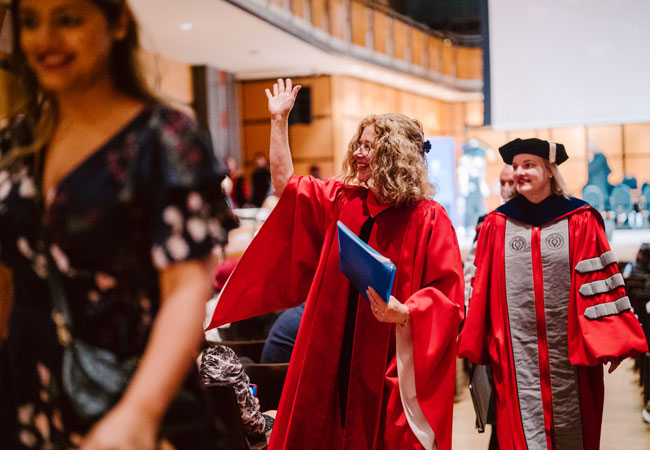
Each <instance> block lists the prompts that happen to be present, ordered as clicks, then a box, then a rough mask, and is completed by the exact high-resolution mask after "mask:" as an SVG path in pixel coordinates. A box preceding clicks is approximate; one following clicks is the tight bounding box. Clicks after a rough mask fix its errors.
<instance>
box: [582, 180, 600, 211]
mask: <svg viewBox="0 0 650 450" xmlns="http://www.w3.org/2000/svg"><path fill="white" fill-rule="evenodd" d="M582 199H583V200H584V201H586V202H587V203H589V205H591V206H592V207H593V208H596V209H597V210H598V211H605V193H604V192H603V190H602V189H601V188H599V187H598V186H596V185H595V184H588V185H586V186H585V187H583V188H582Z"/></svg>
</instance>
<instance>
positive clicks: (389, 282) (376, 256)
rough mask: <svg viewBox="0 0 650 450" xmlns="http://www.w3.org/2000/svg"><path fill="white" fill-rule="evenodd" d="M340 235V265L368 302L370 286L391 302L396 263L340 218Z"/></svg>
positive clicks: (338, 225) (338, 223)
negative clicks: (370, 244)
mask: <svg viewBox="0 0 650 450" xmlns="http://www.w3.org/2000/svg"><path fill="white" fill-rule="evenodd" d="M337 227H338V235H339V267H340V269H341V272H343V274H344V275H345V276H346V277H348V279H349V280H350V282H351V283H352V284H353V285H354V287H356V288H357V290H358V291H359V292H360V293H361V294H362V295H363V296H364V297H365V298H366V300H368V301H369V299H368V296H367V295H366V289H368V286H372V287H373V288H374V289H375V291H377V293H378V294H379V295H380V296H381V297H382V298H383V299H384V301H386V303H388V300H389V299H390V294H391V291H392V290H393V281H395V271H396V267H395V264H393V263H392V262H391V260H390V259H388V258H386V257H385V256H384V255H382V254H381V253H379V252H378V251H377V250H375V249H373V248H372V247H370V246H369V245H368V244H366V243H365V242H363V241H362V240H361V239H360V238H359V237H358V236H357V235H356V234H354V233H353V232H352V231H350V229H349V228H348V227H346V226H345V225H343V223H341V221H338V222H337Z"/></svg>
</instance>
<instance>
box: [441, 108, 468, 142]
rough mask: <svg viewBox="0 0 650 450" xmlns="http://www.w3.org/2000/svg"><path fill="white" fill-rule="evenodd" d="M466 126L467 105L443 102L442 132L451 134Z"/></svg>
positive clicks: (460, 130)
mask: <svg viewBox="0 0 650 450" xmlns="http://www.w3.org/2000/svg"><path fill="white" fill-rule="evenodd" d="M464 128H465V106H464V105H463V104H462V103H448V102H445V103H443V108H442V127H441V130H440V131H441V132H442V133H443V134H445V135H451V134H453V133H455V132H462V131H463V130H464Z"/></svg>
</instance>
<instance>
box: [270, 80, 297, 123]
mask: <svg viewBox="0 0 650 450" xmlns="http://www.w3.org/2000/svg"><path fill="white" fill-rule="evenodd" d="M299 90H300V85H296V86H292V83H291V78H287V79H286V81H285V80H283V79H282V78H278V82H277V83H275V84H273V94H271V91H270V90H268V89H265V90H264V92H266V98H268V100H269V112H270V113H271V118H286V117H289V113H290V112H291V108H293V105H294V103H295V102H296V96H297V95H298V91H299Z"/></svg>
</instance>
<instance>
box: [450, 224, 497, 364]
mask: <svg viewBox="0 0 650 450" xmlns="http://www.w3.org/2000/svg"><path fill="white" fill-rule="evenodd" d="M492 219H493V216H488V219H486V221H485V222H484V223H483V225H481V228H480V230H481V232H480V234H479V236H478V241H477V244H476V257H475V259H474V262H473V264H474V268H473V272H474V277H473V278H472V281H471V287H470V291H471V292H470V295H469V297H470V300H469V305H468V309H467V318H466V319H465V322H464V323H463V330H462V332H461V334H460V340H459V344H458V356H459V357H461V358H467V359H469V360H470V361H471V362H473V363H475V364H488V362H489V355H488V334H489V332H490V289H491V283H492V272H493V267H492V265H493V259H494V258H493V256H494V243H495V236H494V235H495V233H496V229H495V224H494V221H493V220H492Z"/></svg>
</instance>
